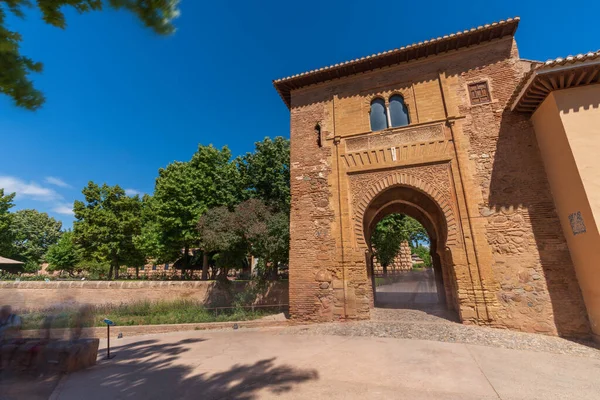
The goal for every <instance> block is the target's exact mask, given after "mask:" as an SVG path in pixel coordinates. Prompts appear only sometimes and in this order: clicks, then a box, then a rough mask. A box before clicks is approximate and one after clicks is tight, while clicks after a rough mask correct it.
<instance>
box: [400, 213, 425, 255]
mask: <svg viewBox="0 0 600 400" xmlns="http://www.w3.org/2000/svg"><path fill="white" fill-rule="evenodd" d="M403 224H404V229H405V230H406V231H407V232H408V242H409V244H410V248H411V250H412V251H414V249H416V248H417V247H419V246H420V244H421V243H422V242H429V235H428V234H427V231H426V230H425V228H424V227H423V225H421V223H420V222H419V221H417V220H416V219H414V218H412V217H409V216H406V218H405V219H404V220H403Z"/></svg>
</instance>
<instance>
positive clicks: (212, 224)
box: [198, 199, 289, 275]
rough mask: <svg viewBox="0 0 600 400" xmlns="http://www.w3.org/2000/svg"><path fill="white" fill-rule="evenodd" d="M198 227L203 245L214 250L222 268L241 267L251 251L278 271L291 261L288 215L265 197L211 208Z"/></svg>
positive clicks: (210, 250)
mask: <svg viewBox="0 0 600 400" xmlns="http://www.w3.org/2000/svg"><path fill="white" fill-rule="evenodd" d="M198 231H199V233H200V238H201V244H202V247H203V249H205V250H206V251H207V252H210V253H214V254H215V260H216V261H217V266H219V267H221V268H223V267H231V268H240V267H242V266H243V263H244V261H245V258H246V257H247V256H248V255H253V256H255V257H257V258H261V259H262V260H264V261H265V263H266V264H268V265H270V266H271V270H272V271H275V272H276V268H277V266H278V265H280V264H282V263H284V264H285V263H287V262H288V248H289V217H288V215H287V213H285V212H282V211H276V210H275V209H274V208H273V207H270V206H268V205H267V204H266V203H265V202H263V201H262V200H258V199H250V200H246V201H244V202H242V203H240V204H238V205H237V206H236V207H235V208H234V209H233V211H230V210H229V209H228V208H227V207H216V208H213V209H210V210H209V211H207V212H206V213H205V214H204V215H203V216H202V217H201V218H200V221H199V223H198ZM273 275H275V274H273Z"/></svg>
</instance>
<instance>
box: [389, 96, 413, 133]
mask: <svg viewBox="0 0 600 400" xmlns="http://www.w3.org/2000/svg"><path fill="white" fill-rule="evenodd" d="M390 121H391V123H392V126H393V127H394V126H405V125H408V124H410V118H409V117H408V109H407V108H406V104H404V99H403V98H402V96H400V95H399V94H395V95H393V96H392V97H390Z"/></svg>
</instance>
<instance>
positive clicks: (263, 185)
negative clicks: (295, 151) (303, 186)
mask: <svg viewBox="0 0 600 400" xmlns="http://www.w3.org/2000/svg"><path fill="white" fill-rule="evenodd" d="M254 145H255V151H254V152H253V153H246V154H245V155H244V156H242V157H238V158H237V159H236V162H237V164H238V168H239V170H240V174H241V178H242V182H243V185H244V187H245V190H246V194H247V195H248V196H249V197H254V198H258V199H261V200H263V201H264V202H265V203H267V204H268V205H270V206H272V207H275V208H276V209H277V210H280V211H286V212H289V208H290V141H289V140H288V139H285V138H283V137H281V136H278V137H276V138H275V139H271V138H268V137H267V138H265V139H264V140H263V141H262V142H256V143H255V144H254Z"/></svg>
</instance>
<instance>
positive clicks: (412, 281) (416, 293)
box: [375, 268, 438, 308]
mask: <svg viewBox="0 0 600 400" xmlns="http://www.w3.org/2000/svg"><path fill="white" fill-rule="evenodd" d="M398 278H399V279H400V280H399V281H398V282H395V283H391V284H389V285H382V286H379V287H377V290H376V293H375V297H376V299H377V305H378V306H380V307H399V306H402V307H407V308H422V307H427V306H430V305H433V304H437V303H438V295H437V289H436V284H435V278H434V273H433V269H432V268H428V269H425V270H422V271H419V270H412V271H402V272H401V273H400V274H399V277H398Z"/></svg>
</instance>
